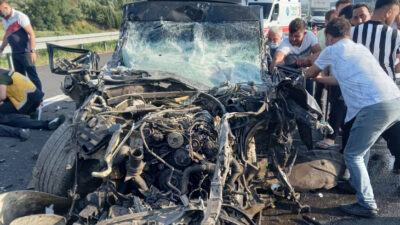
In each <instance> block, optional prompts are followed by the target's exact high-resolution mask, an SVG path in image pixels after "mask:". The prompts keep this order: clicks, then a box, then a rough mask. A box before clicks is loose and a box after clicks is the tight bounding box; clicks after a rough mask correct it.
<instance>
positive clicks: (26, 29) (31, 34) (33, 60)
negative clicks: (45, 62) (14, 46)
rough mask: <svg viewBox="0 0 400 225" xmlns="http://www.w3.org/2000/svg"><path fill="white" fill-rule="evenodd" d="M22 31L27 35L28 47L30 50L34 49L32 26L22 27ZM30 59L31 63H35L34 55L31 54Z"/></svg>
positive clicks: (34, 39)
mask: <svg viewBox="0 0 400 225" xmlns="http://www.w3.org/2000/svg"><path fill="white" fill-rule="evenodd" d="M24 30H25V31H26V33H27V34H28V35H29V46H30V47H31V50H34V49H36V36H35V32H34V31H33V28H32V25H30V24H29V25H28V26H26V27H24ZM30 58H31V61H32V63H35V62H36V53H31V54H30Z"/></svg>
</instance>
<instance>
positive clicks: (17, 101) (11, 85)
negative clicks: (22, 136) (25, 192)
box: [0, 69, 44, 114]
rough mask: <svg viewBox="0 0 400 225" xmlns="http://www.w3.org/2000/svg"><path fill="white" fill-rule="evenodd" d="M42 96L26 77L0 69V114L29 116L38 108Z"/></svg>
mask: <svg viewBox="0 0 400 225" xmlns="http://www.w3.org/2000/svg"><path fill="white" fill-rule="evenodd" d="M43 96H44V94H43V92H42V91H40V90H39V89H38V88H36V86H35V85H34V84H33V83H32V81H31V80H29V78H28V77H26V76H23V75H21V74H19V73H18V72H14V71H11V70H5V69H0V101H2V102H3V104H1V105H0V113H2V114H10V113H20V114H30V113H33V112H35V110H36V108H37V107H39V105H40V103H41V100H42V98H43Z"/></svg>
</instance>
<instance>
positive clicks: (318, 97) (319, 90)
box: [314, 82, 325, 109]
mask: <svg viewBox="0 0 400 225" xmlns="http://www.w3.org/2000/svg"><path fill="white" fill-rule="evenodd" d="M324 88H325V84H321V83H318V82H316V83H315V93H314V98H315V100H316V101H317V104H318V105H319V107H320V108H321V109H322V92H323V90H324Z"/></svg>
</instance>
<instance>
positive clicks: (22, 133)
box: [19, 129, 31, 141]
mask: <svg viewBox="0 0 400 225" xmlns="http://www.w3.org/2000/svg"><path fill="white" fill-rule="evenodd" d="M30 136H31V132H30V131H29V129H20V130H19V140H21V141H26V140H28V139H29V137H30Z"/></svg>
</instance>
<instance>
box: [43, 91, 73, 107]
mask: <svg viewBox="0 0 400 225" xmlns="http://www.w3.org/2000/svg"><path fill="white" fill-rule="evenodd" d="M66 99H69V97H68V96H66V95H64V94H61V95H56V96H54V97H51V98H47V99H45V100H44V101H43V108H44V107H46V106H49V105H51V104H54V103H56V102H59V101H63V100H66Z"/></svg>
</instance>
